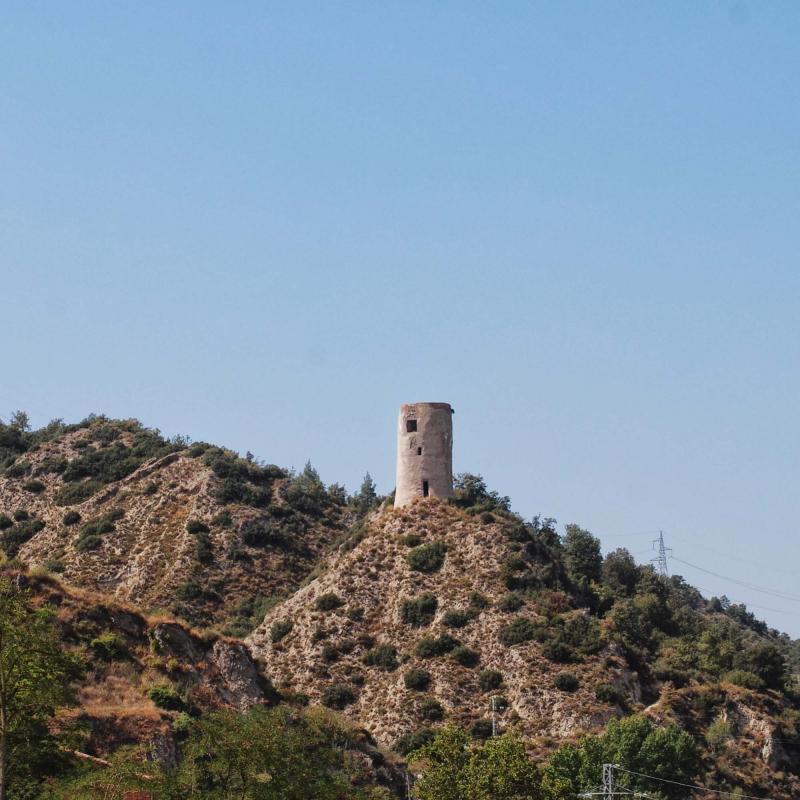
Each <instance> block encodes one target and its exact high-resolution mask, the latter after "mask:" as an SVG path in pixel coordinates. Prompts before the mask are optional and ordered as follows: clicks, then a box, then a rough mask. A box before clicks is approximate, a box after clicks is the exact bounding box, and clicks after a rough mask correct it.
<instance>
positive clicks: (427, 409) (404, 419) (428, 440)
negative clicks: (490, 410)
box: [394, 403, 453, 508]
mask: <svg viewBox="0 0 800 800" xmlns="http://www.w3.org/2000/svg"><path fill="white" fill-rule="evenodd" d="M452 496H453V409H452V408H450V404H449V403H405V404H404V405H402V406H400V416H399V418H398V420H397V490H396V494H395V498H394V505H395V508H400V507H401V506H405V505H408V504H409V503H410V502H411V501H412V500H414V499H416V498H417V497H438V498H442V499H446V498H448V497H452Z"/></svg>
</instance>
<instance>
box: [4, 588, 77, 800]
mask: <svg viewBox="0 0 800 800" xmlns="http://www.w3.org/2000/svg"><path fill="white" fill-rule="evenodd" d="M25 599H26V598H25V596H24V595H23V594H22V593H21V592H19V591H18V590H17V589H15V588H14V586H13V585H12V584H11V582H10V581H8V580H5V579H4V580H2V582H0V800H6V798H7V797H8V791H9V787H10V786H12V785H13V784H14V783H15V782H24V781H25V780H27V779H30V778H31V777H32V776H33V777H35V771H36V769H37V767H38V765H39V762H40V761H41V760H43V761H44V762H45V763H46V762H48V761H49V762H51V763H52V761H53V758H55V760H56V761H57V760H58V758H57V755H55V754H57V752H58V748H57V747H56V745H55V740H54V737H53V735H52V734H51V733H50V732H49V730H48V725H47V723H48V721H49V720H50V718H51V717H52V716H53V714H54V713H55V710H56V707H57V706H59V705H63V704H65V703H66V702H68V701H69V700H70V691H69V685H70V682H71V681H72V680H73V679H74V678H76V677H77V676H78V675H79V673H80V662H79V661H78V659H77V658H76V657H74V656H72V655H70V654H67V653H65V652H64V651H63V650H62V648H61V643H60V641H59V636H58V631H57V629H56V627H55V625H54V624H53V618H52V614H51V613H50V612H49V611H47V610H33V609H31V608H29V607H28V605H27V604H26V602H25ZM43 751H44V753H45V755H43Z"/></svg>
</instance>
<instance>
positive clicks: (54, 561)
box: [44, 556, 67, 574]
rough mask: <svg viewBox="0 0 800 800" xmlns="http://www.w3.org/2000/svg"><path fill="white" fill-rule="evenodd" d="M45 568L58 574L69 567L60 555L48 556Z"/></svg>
mask: <svg viewBox="0 0 800 800" xmlns="http://www.w3.org/2000/svg"><path fill="white" fill-rule="evenodd" d="M44 568H45V569H46V570H47V571H48V572H53V573H56V574H58V573H61V572H63V571H64V570H65V569H66V568H67V565H66V564H65V563H64V562H63V561H62V560H61V559H60V558H59V557H57V556H50V558H48V559H47V561H45V562H44Z"/></svg>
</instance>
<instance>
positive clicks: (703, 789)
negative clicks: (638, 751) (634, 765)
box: [612, 764, 769, 800]
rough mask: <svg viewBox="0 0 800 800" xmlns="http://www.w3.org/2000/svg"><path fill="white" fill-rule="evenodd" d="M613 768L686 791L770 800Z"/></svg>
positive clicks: (615, 767) (623, 768)
mask: <svg viewBox="0 0 800 800" xmlns="http://www.w3.org/2000/svg"><path fill="white" fill-rule="evenodd" d="M612 766H613V768H614V769H618V770H620V771H621V772H627V773H628V774H629V775H636V776H637V777H639V778H647V779H648V780H651V781H658V782H659V783H670V784H672V785H673V786H682V787H683V788H684V789H693V790H694V791H697V792H711V793H712V794H719V795H726V796H727V797H738V798H742V800H769V798H767V797H757V796H756V795H754V794H739V793H738V792H726V791H723V790H722V789H707V788H706V787H705V786H698V785H697V784H695V783H681V782H680V781H671V780H668V779H667V778H656V777H655V775H645V774H644V773H643V772H636V771H635V770H632V769H625V767H620V766H618V765H616V764H613V765H612Z"/></svg>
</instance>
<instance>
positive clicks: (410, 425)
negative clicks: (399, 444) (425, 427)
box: [406, 419, 417, 433]
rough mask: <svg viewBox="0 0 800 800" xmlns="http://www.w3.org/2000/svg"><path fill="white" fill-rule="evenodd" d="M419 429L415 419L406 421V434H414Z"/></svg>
mask: <svg viewBox="0 0 800 800" xmlns="http://www.w3.org/2000/svg"><path fill="white" fill-rule="evenodd" d="M416 429H417V421H416V420H415V419H407V420H406V433H414V431H415V430H416Z"/></svg>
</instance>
